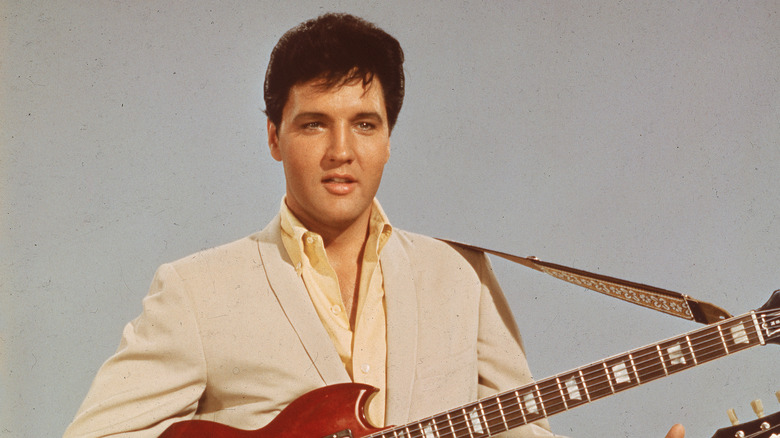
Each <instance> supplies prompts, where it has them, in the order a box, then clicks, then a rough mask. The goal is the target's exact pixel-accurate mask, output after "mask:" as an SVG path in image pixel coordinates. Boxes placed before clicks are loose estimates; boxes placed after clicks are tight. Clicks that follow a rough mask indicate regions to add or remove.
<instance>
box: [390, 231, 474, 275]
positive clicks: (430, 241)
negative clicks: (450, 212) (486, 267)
mask: <svg viewBox="0 0 780 438" xmlns="http://www.w3.org/2000/svg"><path fill="white" fill-rule="evenodd" d="M393 236H395V237H396V238H397V240H398V242H399V243H400V245H401V247H402V248H403V249H404V250H405V252H406V253H407V254H408V255H409V258H410V260H412V261H414V260H420V261H423V262H427V263H430V261H431V260H436V261H440V262H446V261H450V262H460V263H462V262H466V263H468V264H470V265H472V266H474V267H477V266H478V265H482V264H484V263H485V262H486V261H487V256H486V254H485V253H484V252H482V251H477V250H474V249H470V248H465V247H462V246H458V245H455V244H452V243H449V242H445V241H443V240H440V239H437V238H435V237H430V236H426V235H423V234H418V233H413V232H410V231H405V230H398V229H395V230H394V231H393Z"/></svg>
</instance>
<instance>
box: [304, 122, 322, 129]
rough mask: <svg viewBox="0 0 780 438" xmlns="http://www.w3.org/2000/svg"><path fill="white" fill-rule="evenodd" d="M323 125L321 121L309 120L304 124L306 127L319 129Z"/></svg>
mask: <svg viewBox="0 0 780 438" xmlns="http://www.w3.org/2000/svg"><path fill="white" fill-rule="evenodd" d="M321 126H322V123H320V122H308V123H304V124H303V128H304V129H318V128H320V127H321Z"/></svg>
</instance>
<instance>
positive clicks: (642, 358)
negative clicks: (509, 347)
mask: <svg viewBox="0 0 780 438" xmlns="http://www.w3.org/2000/svg"><path fill="white" fill-rule="evenodd" d="M744 319H745V318H744V317H737V318H735V319H734V320H731V321H724V323H721V324H720V325H721V326H722V327H721V328H726V329H729V328H731V327H738V326H739V325H740V324H742V323H744V321H743V320H744ZM729 323H732V325H731V327H729ZM753 334H755V329H754V330H753V331H752V332H751V333H750V335H753ZM696 335H698V336H696ZM702 338H706V341H707V342H710V341H711V342H710V345H706V342H704V343H701V342H700V341H701V339H702ZM684 339H685V336H679V337H677V338H674V340H675V341H677V340H679V341H683V340H684ZM688 339H690V340H691V343H694V342H697V345H696V346H695V347H696V348H694V350H695V353H696V352H698V355H699V357H705V358H706V356H707V355H708V354H710V353H712V352H713V351H717V352H718V353H719V357H720V356H721V355H726V354H727V353H726V350H725V349H724V347H723V339H722V338H721V332H720V331H718V329H717V327H706V328H704V329H701V330H699V331H696V332H694V334H692V335H688ZM685 340H687V339H685ZM665 342H669V340H667V341H662V342H660V343H658V344H656V345H660V344H663V343H665ZM699 344H700V345H699ZM713 346H717V347H716V348H717V350H712V348H713ZM645 348H647V347H645ZM642 349H643V348H640V349H638V350H634V351H632V352H630V353H625V354H623V355H620V356H617V357H612V358H611V359H617V358H619V357H623V358H626V359H627V358H628V356H629V355H632V357H633V354H634V353H637V352H638V351H641V350H642ZM696 350H698V351H696ZM721 352H722V354H721ZM683 357H685V356H683ZM648 358H650V359H651V361H652V366H653V367H655V368H657V367H658V364H660V361H659V360H658V359H660V357H659V356H658V353H657V349H651V350H650V352H649V353H646V354H643V355H639V356H637V357H636V358H634V367H635V368H636V373H639V372H640V369H641V370H643V371H644V370H646V369H647V367H643V366H642V364H646V363H648V360H647V359H648ZM609 361H610V359H606V360H604V361H601V362H598V363H595V364H591V365H586V366H585V367H582V368H580V369H579V370H582V369H584V368H588V367H594V366H595V367H596V368H597V369H596V370H594V372H593V373H590V374H591V375H593V374H595V375H598V376H602V375H603V376H604V377H606V374H604V372H605V370H604V369H603V368H601V367H599V366H598V365H602V366H603V364H604V363H606V362H609ZM623 363H625V362H623ZM692 365H693V364H691V365H689V366H692ZM689 366H687V367H689ZM687 367H686V368H687ZM679 370H680V369H677V370H673V372H675V371H679ZM575 371H576V370H573V371H569V372H567V373H564V374H562V375H573V374H575ZM576 375H579V374H576ZM583 375H587V373H586V374H583ZM664 375H666V374H664ZM559 376H561V375H559ZM629 376H630V375H629ZM556 377H557V376H556ZM556 377H552V378H549V379H545V380H542V381H540V382H537V383H536V384H532V385H528V386H526V387H524V388H522V389H523V391H519V390H518V391H517V392H515V391H509V392H508V393H502V394H498V395H495V396H492V397H490V398H489V399H486V400H484V401H483V402H482V403H481V405H480V403H479V402H478V403H474V404H470V405H467V406H464V407H461V408H458V409H454V410H451V411H448V412H446V413H445V414H440V415H436V416H434V417H431V418H428V419H424V420H422V421H419V422H415V423H411V424H409V425H406V426H405V427H402V428H401V429H400V430H406V431H407V432H408V431H412V432H418V431H419V429H420V428H421V427H424V426H423V425H424V424H425V423H426V422H430V421H431V420H434V421H435V420H436V419H443V418H444V417H446V414H455V416H454V418H456V419H457V420H452V418H453V415H450V417H449V419H450V421H447V422H446V423H444V424H443V425H444V427H443V430H444V431H445V432H446V433H447V434H449V433H450V432H451V431H454V432H453V433H455V434H458V433H466V432H468V433H469V435H471V432H470V428H469V425H468V423H469V420H468V419H467V415H461V414H464V412H465V411H466V410H467V409H469V410H473V409H476V408H477V407H481V408H482V409H481V410H482V412H479V413H478V414H479V417H481V418H483V419H484V421H485V423H486V424H487V425H490V424H492V423H493V421H495V420H498V421H499V423H498V424H499V425H502V427H508V429H511V428H514V427H516V426H520V425H523V424H526V423H527V421H525V419H524V418H520V416H521V415H522V414H520V413H517V414H516V415H515V417H518V418H514V419H513V418H506V417H502V416H501V409H500V407H499V405H498V403H500V397H501V396H502V395H509V394H511V398H517V401H516V403H517V405H518V407H520V409H522V407H521V404H522V402H521V401H520V400H519V395H520V393H521V392H522V393H523V395H525V394H531V396H532V397H534V400H536V397H539V398H540V399H541V400H544V398H545V397H546V396H549V395H551V394H556V398H558V397H559V395H560V389H559V388H558V387H557V380H556ZM658 377H661V375H659V376H658ZM586 379H587V377H586ZM651 380H654V379H651ZM553 381H555V385H554V386H553V387H551V388H550V389H551V390H550V391H549V392H545V393H543V392H542V390H541V388H542V387H541V385H545V384H548V383H552V382H553ZM605 383H606V384H608V382H607V380H606V379H605V380H604V382H602V385H604V384H605ZM631 383H632V385H631V386H632V387H633V386H636V385H637V383H636V382H635V381H634V380H632V381H631ZM604 386H605V385H604ZM594 388H595V387H594ZM609 388H610V389H609V392H610V393H611V392H612V387H611V386H610V387H609ZM544 389H545V390H546V389H547V388H546V387H545V388H544ZM622 389H627V388H625V387H624V388H618V391H619V390H622ZM529 390H530V391H529ZM615 392H617V391H615ZM560 397H562V395H560ZM598 398H601V397H598ZM492 400H496V401H495V402H492ZM562 401H563V399H562V398H561V402H558V403H555V404H552V405H551V404H549V401H548V404H546V405H543V406H545V407H546V408H548V409H547V410H550V409H552V410H553V411H555V412H553V413H557V412H558V410H559V409H560V408H563V409H562V410H566V405H565V404H563V403H562ZM511 404H514V401H513V403H511ZM491 408H493V409H491ZM483 413H484V414H483ZM529 416H530V417H532V418H533V417H536V416H538V417H539V418H543V417H544V415H538V414H534V415H529ZM438 423H441V420H439V422H438ZM438 423H435V424H438ZM450 423H451V425H450ZM503 423H506V426H505V425H504V424H503ZM510 423H511V424H510ZM464 425H465V426H464ZM472 426H473V423H472ZM480 427H481V423H480ZM394 430H399V429H391V431H394ZM420 433H421V434H420V435H417V434H416V433H415V434H412V435H408V434H406V436H411V437H414V436H420V437H422V436H423V435H422V432H420ZM379 436H388V435H387V434H386V433H385V434H382V435H379ZM396 436H397V435H396Z"/></svg>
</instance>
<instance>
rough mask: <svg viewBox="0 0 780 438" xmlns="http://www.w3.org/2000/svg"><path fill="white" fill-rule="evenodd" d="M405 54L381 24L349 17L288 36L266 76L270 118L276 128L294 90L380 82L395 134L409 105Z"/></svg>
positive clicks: (327, 19)
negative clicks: (319, 83) (314, 84)
mask: <svg viewBox="0 0 780 438" xmlns="http://www.w3.org/2000/svg"><path fill="white" fill-rule="evenodd" d="M403 62H404V53H403V50H402V49H401V45H400V44H399V43H398V41H397V40H396V39H395V38H393V37H392V36H391V35H389V34H388V33H387V32H385V31H384V30H382V29H380V28H379V27H377V26H376V25H374V24H372V23H369V22H367V21H365V20H363V19H361V18H358V17H355V16H353V15H349V14H333V13H329V14H325V15H322V16H320V17H317V18H315V19H312V20H309V21H306V22H303V23H301V24H299V25H298V26H296V27H294V28H292V29H290V30H288V31H287V33H285V34H284V35H283V36H282V38H280V39H279V42H278V43H276V47H274V50H273V51H272V52H271V59H270V61H269V62H268V70H266V73H265V87H264V95H265V114H266V115H267V116H268V118H269V119H270V120H271V122H273V123H274V124H275V125H277V126H279V124H280V123H281V121H282V110H283V109H284V105H285V104H286V103H287V98H288V97H289V94H290V89H291V88H292V87H293V86H294V85H298V84H302V83H304V82H308V81H310V80H312V79H322V80H323V81H324V84H323V85H324V86H325V87H326V88H331V87H335V86H341V85H344V84H346V83H349V82H352V81H356V80H362V81H363V85H364V86H366V85H368V84H369V83H370V82H371V81H372V80H373V78H374V77H377V78H379V82H380V83H381V84H382V89H383V91H384V98H385V108H386V110H387V118H388V124H389V128H390V130H392V129H393V126H395V122H396V120H397V119H398V113H399V112H400V111H401V105H402V104H403V100H404V71H403Z"/></svg>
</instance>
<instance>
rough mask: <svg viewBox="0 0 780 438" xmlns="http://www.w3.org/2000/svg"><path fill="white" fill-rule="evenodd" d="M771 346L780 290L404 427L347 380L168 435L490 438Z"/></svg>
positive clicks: (176, 427) (777, 335)
mask: <svg viewBox="0 0 780 438" xmlns="http://www.w3.org/2000/svg"><path fill="white" fill-rule="evenodd" d="M766 343H780V290H778V291H775V292H774V293H773V294H772V297H771V298H770V299H769V301H768V302H767V303H766V304H764V306H762V307H761V308H759V309H758V310H755V311H752V312H748V313H746V314H744V315H740V316H735V317H733V318H729V319H725V320H723V321H720V322H718V323H714V324H710V325H708V326H706V327H703V328H700V329H698V330H694V331H692V332H688V333H685V334H683V335H680V336H677V337H674V338H670V339H667V340H664V341H661V342H659V343H657V344H653V345H649V346H646V347H642V348H639V349H636V350H633V351H630V352H627V353H623V354H620V355H617V356H612V357H609V358H607V359H605V360H603V361H600V362H596V363H593V364H590V365H585V366H583V367H580V368H577V369H574V370H571V371H567V372H565V373H562V374H558V375H556V376H553V377H549V378H547V379H544V380H540V381H537V382H536V383H533V384H531V385H526V386H522V387H519V388H516V389H513V390H510V391H506V392H502V393H500V394H496V395H493V396H490V397H487V398H484V399H482V400H479V401H476V402H473V403H470V404H467V405H464V406H461V407H458V408H455V409H452V410H449V411H447V412H442V413H440V414H437V415H434V416H432V417H428V418H425V419H422V420H419V421H415V422H413V423H409V424H405V425H402V426H392V427H388V428H385V429H377V428H375V427H373V426H372V425H371V424H370V423H369V422H368V421H367V420H366V417H365V412H364V410H365V405H366V402H367V401H368V398H369V397H370V396H371V394H373V392H374V388H372V387H371V386H369V385H363V384H357V383H344V384H339V385H331V386H326V387H323V388H319V389H316V390H314V391H311V392H309V393H307V394H304V395H303V396H301V397H300V398H298V399H296V400H295V401H293V402H292V403H291V404H290V405H289V406H287V407H286V408H285V409H284V410H283V411H282V412H280V413H279V415H277V416H276V418H274V419H273V421H271V422H270V423H269V424H268V425H267V426H265V427H263V428H261V429H257V430H240V429H235V428H232V427H229V426H225V425H223V424H219V423H215V422H211V421H204V420H188V421H182V422H179V423H175V424H173V425H171V426H170V427H169V428H168V429H166V430H165V432H163V434H162V435H161V436H160V438H183V437H188V438H199V437H210V438H249V437H254V438H346V437H351V438H475V437H479V438H483V437H490V436H493V435H495V434H498V433H501V432H505V431H507V430H509V429H513V428H516V427H519V426H522V425H525V424H528V423H531V422H533V421H536V420H539V419H541V418H545V417H549V416H551V415H554V414H557V413H560V412H563V411H566V410H569V409H572V408H575V407H577V406H580V405H584V404H586V403H590V402H592V401H594V400H598V399H600V398H604V397H607V396H609V395H612V394H615V393H617V392H620V391H624V390H626V389H629V388H633V387H635V386H638V385H640V384H643V383H647V382H649V381H651V380H656V379H660V378H662V377H666V376H668V375H670V374H673V373H677V372H680V371H683V370H686V369H688V368H692V367H695V366H697V365H701V364H702V363H704V362H709V361H712V360H715V359H718V358H721V357H725V356H727V355H729V354H732V353H736V352H738V351H741V350H745V349H747V348H750V347H753V346H756V345H764V344H766ZM762 433H763V432H762ZM750 436H753V437H756V438H758V437H761V438H765V437H766V438H768V437H771V436H772V435H750ZM716 438H719V437H716Z"/></svg>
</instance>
